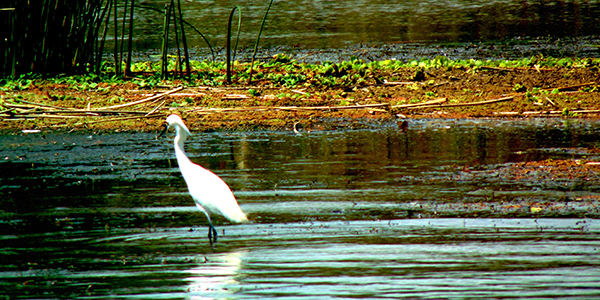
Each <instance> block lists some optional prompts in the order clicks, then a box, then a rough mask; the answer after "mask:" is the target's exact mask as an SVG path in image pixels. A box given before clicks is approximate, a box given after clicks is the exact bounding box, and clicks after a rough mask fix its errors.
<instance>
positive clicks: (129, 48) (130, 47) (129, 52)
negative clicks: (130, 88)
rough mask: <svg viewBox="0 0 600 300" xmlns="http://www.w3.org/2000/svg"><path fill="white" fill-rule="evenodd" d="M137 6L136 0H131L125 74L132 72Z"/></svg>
mask: <svg viewBox="0 0 600 300" xmlns="http://www.w3.org/2000/svg"><path fill="white" fill-rule="evenodd" d="M134 7H135V0H131V8H130V12H129V37H128V41H127V62H126V63H125V76H127V75H129V74H130V73H131V56H132V52H133V19H134V16H133V8H134Z"/></svg>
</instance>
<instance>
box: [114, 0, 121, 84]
mask: <svg viewBox="0 0 600 300" xmlns="http://www.w3.org/2000/svg"><path fill="white" fill-rule="evenodd" d="M113 8H114V14H113V21H114V23H113V24H115V25H114V27H115V35H114V37H115V44H114V51H113V52H114V57H115V75H117V76H121V62H119V53H118V52H119V50H118V49H119V48H118V45H119V26H118V25H117V24H119V23H117V0H114V3H113Z"/></svg>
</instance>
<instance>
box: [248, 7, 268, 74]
mask: <svg viewBox="0 0 600 300" xmlns="http://www.w3.org/2000/svg"><path fill="white" fill-rule="evenodd" d="M272 4H273V0H271V2H269V6H268V7H267V11H265V16H264V17H263V20H262V24H260V31H258V36H257V37H256V43H255V44H254V54H252V62H251V63H250V75H249V76H248V84H250V82H252V71H253V70H254V60H255V58H256V51H257V50H258V43H259V42H260V35H261V34H262V31H263V28H264V27H265V21H266V20H267V15H268V14H269V10H270V9H271V5H272Z"/></svg>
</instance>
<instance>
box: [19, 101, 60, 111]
mask: <svg viewBox="0 0 600 300" xmlns="http://www.w3.org/2000/svg"><path fill="white" fill-rule="evenodd" d="M19 102H23V103H27V104H32V105H37V106H42V107H49V108H56V109H72V108H69V107H63V106H55V105H50V104H44V103H36V102H30V101H25V100H19Z"/></svg>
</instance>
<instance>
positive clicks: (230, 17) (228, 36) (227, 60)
mask: <svg viewBox="0 0 600 300" xmlns="http://www.w3.org/2000/svg"><path fill="white" fill-rule="evenodd" d="M236 9H237V11H238V14H239V21H238V40H239V37H240V28H241V27H240V26H241V22H242V10H241V9H240V7H239V6H236V7H234V8H233V9H232V10H231V13H230V14H229V22H228V23H227V45H226V49H227V53H226V56H227V58H226V64H227V67H226V68H227V83H228V84H229V83H231V23H232V22H233V21H232V19H233V13H235V10H236ZM235 46H236V48H237V41H236V43H235ZM234 53H235V50H234ZM234 56H235V54H234Z"/></svg>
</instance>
